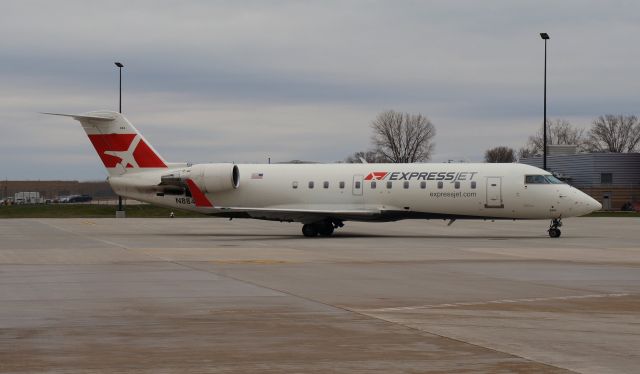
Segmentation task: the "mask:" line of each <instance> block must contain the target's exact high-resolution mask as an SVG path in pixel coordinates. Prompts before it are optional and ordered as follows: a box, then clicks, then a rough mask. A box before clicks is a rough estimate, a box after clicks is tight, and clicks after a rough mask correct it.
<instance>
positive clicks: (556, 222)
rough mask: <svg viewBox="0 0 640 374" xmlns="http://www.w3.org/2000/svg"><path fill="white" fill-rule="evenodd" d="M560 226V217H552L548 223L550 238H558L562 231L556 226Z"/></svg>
mask: <svg viewBox="0 0 640 374" xmlns="http://www.w3.org/2000/svg"><path fill="white" fill-rule="evenodd" d="M561 226H562V220H561V219H560V218H554V219H552V220H551V225H549V236H550V237H552V238H559V237H560V234H562V232H561V231H560V229H559V228H558V227H561Z"/></svg>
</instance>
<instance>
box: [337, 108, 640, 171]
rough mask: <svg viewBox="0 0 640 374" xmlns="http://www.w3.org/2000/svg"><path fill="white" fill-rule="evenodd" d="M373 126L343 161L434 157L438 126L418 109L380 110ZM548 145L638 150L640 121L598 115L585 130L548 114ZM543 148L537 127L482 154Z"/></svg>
mask: <svg viewBox="0 0 640 374" xmlns="http://www.w3.org/2000/svg"><path fill="white" fill-rule="evenodd" d="M371 130H372V136H371V144H372V147H371V148H370V149H368V150H364V151H358V152H355V153H354V154H352V155H351V156H349V157H347V159H346V160H345V162H348V163H358V162H363V161H364V162H368V163H381V162H389V163H412V162H425V161H428V160H430V159H431V155H432V154H433V151H434V149H435V142H434V138H435V136H436V128H435V126H434V125H433V123H431V121H430V120H429V119H428V118H427V117H426V116H424V115H422V114H420V113H418V114H411V113H401V112H396V111H393V110H388V111H385V112H382V113H380V114H378V116H377V117H376V118H375V119H374V120H373V121H372V122H371ZM547 145H575V146H576V147H577V149H578V151H581V152H615V153H625V152H638V151H640V121H639V120H638V117H636V116H635V115H613V114H607V115H603V116H599V117H598V118H596V119H594V120H593V122H592V124H591V127H590V128H589V130H588V131H585V130H584V129H581V128H578V127H575V126H574V125H572V124H571V123H570V122H569V121H567V120H564V119H556V120H549V121H547ZM542 149H543V133H542V129H539V130H538V131H537V132H536V133H535V134H533V135H531V136H529V139H528V141H527V143H526V144H525V145H524V146H523V147H521V148H520V149H519V150H518V151H517V152H516V151H515V150H514V149H513V148H510V147H505V146H499V147H494V148H491V149H488V150H487V151H486V152H485V155H484V159H485V161H486V162H514V161H516V159H521V158H528V157H533V156H535V155H537V154H541V153H542Z"/></svg>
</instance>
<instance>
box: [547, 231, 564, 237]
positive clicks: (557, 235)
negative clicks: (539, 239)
mask: <svg viewBox="0 0 640 374" xmlns="http://www.w3.org/2000/svg"><path fill="white" fill-rule="evenodd" d="M560 234H562V232H561V231H560V229H549V236H550V237H552V238H559V237H560Z"/></svg>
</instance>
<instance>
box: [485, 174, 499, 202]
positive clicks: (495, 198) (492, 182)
mask: <svg viewBox="0 0 640 374" xmlns="http://www.w3.org/2000/svg"><path fill="white" fill-rule="evenodd" d="M484 207H485V208H504V204H503V203H502V177H487V200H486V202H485V204H484Z"/></svg>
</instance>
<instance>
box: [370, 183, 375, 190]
mask: <svg viewBox="0 0 640 374" xmlns="http://www.w3.org/2000/svg"><path fill="white" fill-rule="evenodd" d="M371 189H372V190H375V189H376V181H371Z"/></svg>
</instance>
